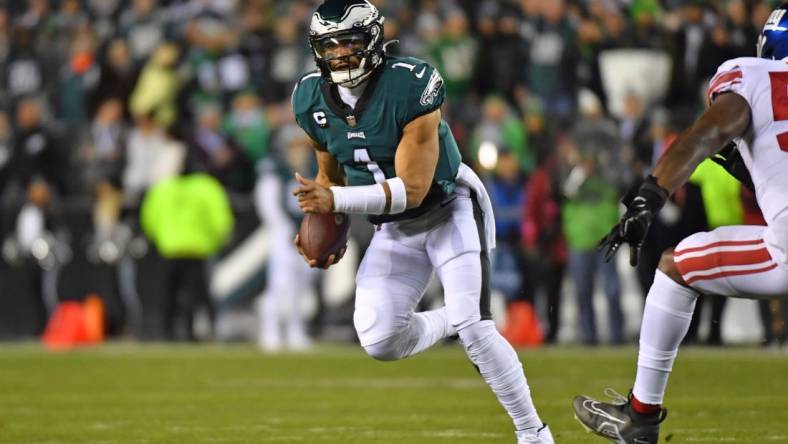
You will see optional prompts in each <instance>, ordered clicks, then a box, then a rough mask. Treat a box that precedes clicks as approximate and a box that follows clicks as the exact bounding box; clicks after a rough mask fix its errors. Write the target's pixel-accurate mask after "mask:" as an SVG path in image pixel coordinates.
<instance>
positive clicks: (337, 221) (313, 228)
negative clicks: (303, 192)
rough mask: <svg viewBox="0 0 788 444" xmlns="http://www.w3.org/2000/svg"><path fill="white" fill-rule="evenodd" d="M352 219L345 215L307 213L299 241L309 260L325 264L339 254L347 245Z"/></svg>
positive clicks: (299, 231) (299, 232) (302, 223)
mask: <svg viewBox="0 0 788 444" xmlns="http://www.w3.org/2000/svg"><path fill="white" fill-rule="evenodd" d="M349 228H350V218H349V217H347V214H343V213H324V214H316V213H307V214H306V215H304V219H303V220H302V221H301V228H300V229H299V230H298V239H299V241H300V243H301V249H302V250H303V251H304V254H305V255H306V257H307V258H309V259H315V260H317V263H318V264H321V265H322V264H323V262H325V260H326V259H328V257H329V256H331V255H332V254H334V253H338V252H339V251H340V250H341V249H342V247H344V246H345V244H347V235H348V229H349Z"/></svg>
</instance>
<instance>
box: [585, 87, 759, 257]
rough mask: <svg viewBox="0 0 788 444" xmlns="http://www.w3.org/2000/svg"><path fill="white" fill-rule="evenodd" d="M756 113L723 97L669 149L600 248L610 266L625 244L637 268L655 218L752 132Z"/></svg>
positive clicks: (730, 97) (744, 103)
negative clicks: (704, 167) (704, 166)
mask: <svg viewBox="0 0 788 444" xmlns="http://www.w3.org/2000/svg"><path fill="white" fill-rule="evenodd" d="M751 117H752V116H751V110H750V106H749V104H748V103H747V101H746V100H745V99H744V98H743V97H741V96H740V95H738V94H736V93H725V94H721V95H719V96H718V97H717V98H716V100H715V101H714V103H712V105H711V107H710V108H709V109H708V110H706V112H704V113H703V115H701V116H700V118H698V120H696V121H695V123H694V124H693V125H692V126H691V127H690V128H689V129H687V130H686V131H684V132H683V133H682V134H681V135H680V136H679V137H678V138H676V140H675V141H674V142H673V143H672V144H671V145H670V146H669V147H668V149H667V150H666V151H665V153H664V154H663V155H662V156H661V157H660V158H659V160H658V161H657V165H656V167H655V168H654V172H653V174H652V175H650V176H648V177H646V179H645V180H644V181H643V184H642V185H640V187H639V188H638V189H637V190H632V191H631V192H630V193H629V194H628V196H627V197H625V198H624V204H625V205H626V206H627V211H626V213H624V215H623V216H622V217H621V219H620V220H619V222H618V224H616V226H615V227H613V229H612V230H611V231H610V233H608V235H607V236H605V237H604V238H603V239H602V241H601V242H600V243H599V248H600V249H603V250H605V260H610V259H611V258H612V257H613V255H615V254H616V251H618V249H619V248H620V247H621V245H622V244H624V243H628V244H629V245H630V255H629V263H630V264H631V265H632V266H635V265H637V263H638V257H639V256H640V250H641V248H643V243H644V241H645V239H646V234H647V233H648V229H649V227H650V226H651V221H652V220H653V219H654V215H655V214H657V212H659V210H660V209H661V208H662V206H663V205H664V204H665V201H667V199H668V197H669V196H670V195H671V194H672V193H673V192H674V191H676V189H678V188H679V187H680V186H682V185H683V184H684V183H685V182H687V180H689V177H690V176H691V175H692V172H693V171H695V168H696V167H697V166H698V165H699V164H700V163H701V162H702V161H703V160H704V159H706V158H707V157H709V156H712V155H714V154H716V153H717V152H719V151H720V150H722V149H723V148H724V147H725V146H726V145H727V144H728V143H730V142H731V141H732V140H733V139H735V138H737V137H740V136H742V135H744V133H745V132H746V131H747V128H749V126H750V121H751Z"/></svg>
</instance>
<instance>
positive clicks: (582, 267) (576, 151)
mask: <svg viewBox="0 0 788 444" xmlns="http://www.w3.org/2000/svg"><path fill="white" fill-rule="evenodd" d="M607 126H608V125H606V123H605V120H604V119H600V120H594V121H590V122H588V126H587V127H586V124H585V123H584V122H581V123H579V124H578V128H575V131H574V137H573V139H574V140H573V141H572V145H569V146H568V147H567V151H566V152H565V153H562V154H563V155H564V156H565V161H566V162H567V163H568V164H569V166H570V168H571V169H570V170H569V173H568V174H567V175H566V177H565V178H563V181H562V184H561V189H562V191H563V196H564V201H563V204H562V206H561V215H562V218H563V221H562V222H563V223H562V226H563V230H564V236H565V237H566V241H567V245H568V248H569V272H570V274H571V276H572V281H573V282H574V284H575V292H576V294H577V301H578V305H579V311H580V332H581V340H582V342H583V343H584V344H586V345H596V344H597V343H598V341H599V339H598V336H597V328H596V316H595V314H594V304H593V296H594V289H595V281H596V276H597V274H598V272H601V274H602V275H603V278H604V294H605V297H606V298H607V305H608V318H609V321H610V341H611V343H613V344H622V343H623V342H624V316H623V313H622V311H621V300H620V296H621V295H620V293H621V287H620V282H619V278H618V271H617V269H616V263H615V262H605V261H604V260H603V257H602V254H601V253H600V252H599V251H597V249H596V246H597V243H598V241H599V239H601V238H602V237H603V236H604V235H605V234H606V231H608V230H609V229H610V227H611V226H613V225H615V224H616V221H617V220H618V195H619V191H618V188H619V187H618V183H617V182H613V181H611V179H610V177H609V172H608V171H609V168H610V167H611V164H610V163H609V162H610V160H611V158H612V156H613V153H612V151H614V150H617V149H619V145H618V144H616V143H615V142H614V141H615V140H616V139H615V133H612V137H613V138H612V139H611V138H610V136H611V133H610V132H609V131H607V130H606V127H607ZM592 134H593V137H590V135H592ZM586 138H587V139H586ZM600 141H605V143H604V144H603V145H597V144H596V143H599V142H600ZM614 171H615V170H614Z"/></svg>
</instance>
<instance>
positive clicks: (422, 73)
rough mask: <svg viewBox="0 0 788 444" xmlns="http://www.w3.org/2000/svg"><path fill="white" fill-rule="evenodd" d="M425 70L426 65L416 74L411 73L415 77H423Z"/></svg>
mask: <svg viewBox="0 0 788 444" xmlns="http://www.w3.org/2000/svg"><path fill="white" fill-rule="evenodd" d="M426 70H427V67H426V66H425V67H424V68H421V72H419V73H418V74H413V75H414V76H416V78H417V79H420V78H422V77H424V71H426Z"/></svg>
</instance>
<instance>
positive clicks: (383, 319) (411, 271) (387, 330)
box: [353, 224, 455, 361]
mask: <svg viewBox="0 0 788 444" xmlns="http://www.w3.org/2000/svg"><path fill="white" fill-rule="evenodd" d="M396 227H397V224H386V225H384V226H383V227H382V228H381V229H380V231H377V232H376V233H375V235H374V236H373V238H372V243H371V244H370V246H369V248H368V249H367V251H366V253H365V255H364V259H363V260H362V262H361V265H360V267H359V270H358V274H357V275H356V309H355V313H354V314H353V323H354V325H355V327H356V332H357V334H358V338H359V342H360V343H361V346H362V347H364V349H365V350H366V351H367V353H368V354H369V355H370V356H372V357H373V358H375V359H378V360H382V361H393V360H397V359H402V358H405V357H408V356H411V355H414V354H416V353H419V352H421V351H423V350H425V349H427V348H429V347H430V346H432V345H434V344H435V343H436V342H438V341H440V340H441V339H443V338H446V337H447V336H450V335H452V334H454V333H455V330H454V329H453V328H452V327H451V325H450V324H449V321H448V317H447V312H446V308H445V307H443V308H440V309H438V310H431V311H425V312H421V313H415V312H414V310H415V309H416V306H417V304H418V302H419V300H420V299H421V297H422V296H423V294H424V291H425V289H426V288H427V285H428V284H429V281H430V279H431V277H432V272H433V268H432V264H430V261H429V258H428V257H427V254H426V252H425V251H424V249H423V243H424V235H423V234H416V235H411V236H406V235H404V234H403V233H401V232H400V231H399V230H398V229H397V228H396Z"/></svg>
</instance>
